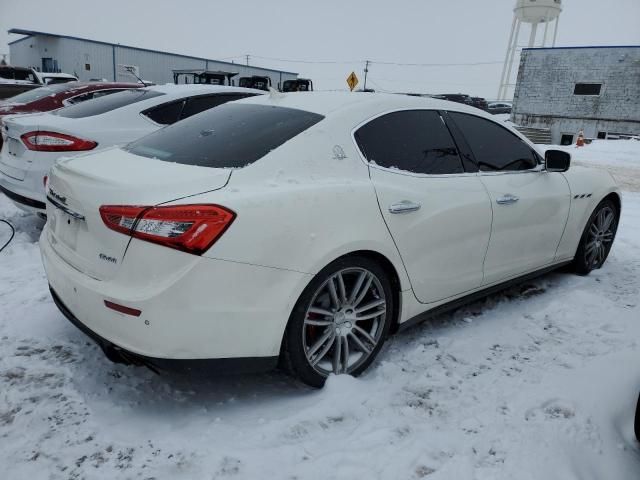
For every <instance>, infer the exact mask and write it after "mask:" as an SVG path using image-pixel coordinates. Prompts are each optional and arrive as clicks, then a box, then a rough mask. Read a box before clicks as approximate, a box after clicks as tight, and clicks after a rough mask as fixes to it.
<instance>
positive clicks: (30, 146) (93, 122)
mask: <svg viewBox="0 0 640 480" xmlns="http://www.w3.org/2000/svg"><path fill="white" fill-rule="evenodd" d="M264 93H265V92H263V91H261V90H251V89H247V88H239V87H223V86H216V85H162V86H152V87H146V88H139V89H131V90H125V91H122V92H118V93H114V94H111V95H108V96H103V97H100V98H97V99H93V100H88V101H86V102H83V103H80V104H76V105H71V106H68V107H65V108H61V109H58V110H55V111H53V112H46V113H37V114H32V115H19V116H18V115H16V116H7V117H5V118H4V119H3V122H2V126H1V128H2V136H3V139H4V142H3V145H2V150H1V151H0V191H2V192H3V193H4V194H5V195H6V196H7V197H9V198H10V199H11V200H12V201H13V202H14V203H15V204H16V205H17V206H18V207H20V208H22V209H23V210H26V211H29V212H33V213H37V214H44V213H45V190H44V181H45V177H46V176H47V175H48V172H49V169H50V168H51V166H52V165H53V164H54V162H55V161H56V160H57V159H58V158H60V157H63V156H64V157H70V156H77V155H80V154H84V153H86V152H87V151H90V150H97V149H102V148H105V147H111V146H114V145H124V144H127V143H129V142H131V141H132V140H136V139H138V138H140V137H142V136H144V135H147V134H149V133H151V132H154V131H156V130H158V129H160V128H162V127H164V126H166V125H170V124H172V123H175V122H177V121H178V120H181V119H184V118H187V117H190V116H191V115H195V114H197V113H200V112H202V111H203V110H207V109H209V108H213V107H215V106H218V105H221V104H223V103H226V102H229V101H233V100H238V99H241V98H245V97H248V96H252V95H262V94H264Z"/></svg>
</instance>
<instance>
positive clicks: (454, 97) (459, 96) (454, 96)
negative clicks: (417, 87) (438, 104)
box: [433, 93, 473, 106]
mask: <svg viewBox="0 0 640 480" xmlns="http://www.w3.org/2000/svg"><path fill="white" fill-rule="evenodd" d="M433 98H439V99H441V100H449V101H451V102H457V103H464V104H465V105H471V106H473V100H471V97H470V96H469V95H466V94H464V93H441V94H439V95H433Z"/></svg>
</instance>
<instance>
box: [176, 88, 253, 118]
mask: <svg viewBox="0 0 640 480" xmlns="http://www.w3.org/2000/svg"><path fill="white" fill-rule="evenodd" d="M253 95H254V94H250V95H247V94H246V93H237V94H236V93H233V94H217V95H201V96H198V97H191V98H189V99H187V103H186V105H185V106H184V109H183V110H182V116H181V117H180V118H188V117H190V116H191V115H195V114H196V113H200V112H204V111H205V110H209V109H210V108H213V107H217V106H219V105H222V104H223V103H227V102H232V101H234V100H240V99H241V98H247V97H252V96H253Z"/></svg>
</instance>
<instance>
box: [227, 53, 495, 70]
mask: <svg viewBox="0 0 640 480" xmlns="http://www.w3.org/2000/svg"><path fill="white" fill-rule="evenodd" d="M251 57H252V58H259V59H261V60H272V61H276V62H286V63H303V64H319V65H322V64H330V65H345V64H354V63H369V64H371V65H393V66H398V67H473V66H480V65H501V64H502V63H504V62H502V61H500V60H496V61H491V62H458V63H404V62H385V61H379V60H294V59H291V58H277V57H263V56H260V55H251ZM227 58H231V57H227Z"/></svg>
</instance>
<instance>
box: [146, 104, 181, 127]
mask: <svg viewBox="0 0 640 480" xmlns="http://www.w3.org/2000/svg"><path fill="white" fill-rule="evenodd" d="M183 106H184V100H178V101H175V102H169V103H163V104H162V105H158V106H157V107H153V108H150V109H148V110H145V111H144V112H142V114H143V115H145V116H146V117H149V118H150V119H151V120H153V121H154V122H156V123H158V124H160V125H171V124H172V123H176V122H177V121H178V120H180V114H181V113H182V107H183Z"/></svg>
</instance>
